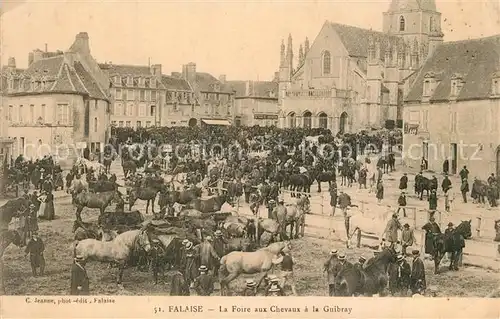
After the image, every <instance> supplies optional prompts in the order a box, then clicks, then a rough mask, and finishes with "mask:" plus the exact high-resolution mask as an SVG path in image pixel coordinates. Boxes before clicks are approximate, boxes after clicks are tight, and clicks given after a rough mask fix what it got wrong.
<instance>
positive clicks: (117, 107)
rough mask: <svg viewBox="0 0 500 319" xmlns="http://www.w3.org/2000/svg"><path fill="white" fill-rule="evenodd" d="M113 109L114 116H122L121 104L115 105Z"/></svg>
mask: <svg viewBox="0 0 500 319" xmlns="http://www.w3.org/2000/svg"><path fill="white" fill-rule="evenodd" d="M114 109H115V112H114V114H116V115H123V107H122V104H121V103H115V107H114Z"/></svg>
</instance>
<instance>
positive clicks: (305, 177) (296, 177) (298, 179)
mask: <svg viewBox="0 0 500 319" xmlns="http://www.w3.org/2000/svg"><path fill="white" fill-rule="evenodd" d="M313 181H314V180H313V178H312V177H311V173H308V172H305V173H300V174H292V175H290V177H289V178H288V183H289V186H290V192H291V194H290V195H291V196H292V197H295V196H296V194H295V192H304V193H311V185H312V183H313ZM309 196H311V195H309Z"/></svg>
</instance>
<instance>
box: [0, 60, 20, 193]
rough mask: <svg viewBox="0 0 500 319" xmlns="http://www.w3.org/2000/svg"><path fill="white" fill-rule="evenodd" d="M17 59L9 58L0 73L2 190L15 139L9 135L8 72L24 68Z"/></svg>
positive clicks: (0, 173)
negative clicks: (7, 63)
mask: <svg viewBox="0 0 500 319" xmlns="http://www.w3.org/2000/svg"><path fill="white" fill-rule="evenodd" d="M15 63H16V61H15V60H14V59H13V58H11V59H9V65H8V66H6V67H4V68H2V74H1V75H0V192H2V191H3V190H4V185H5V182H6V180H5V179H4V168H5V166H7V165H8V164H9V163H10V161H11V159H12V158H11V148H12V143H13V142H14V140H13V139H12V138H10V137H9V124H10V123H9V120H8V109H7V108H8V106H7V97H6V96H5V95H6V93H7V88H8V83H7V78H8V76H7V74H9V73H14V74H16V73H20V72H22V71H23V70H21V69H17V68H16V65H15Z"/></svg>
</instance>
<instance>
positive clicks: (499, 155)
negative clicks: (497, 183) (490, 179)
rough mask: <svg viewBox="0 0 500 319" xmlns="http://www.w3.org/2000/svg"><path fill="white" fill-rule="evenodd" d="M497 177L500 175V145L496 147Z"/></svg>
mask: <svg viewBox="0 0 500 319" xmlns="http://www.w3.org/2000/svg"><path fill="white" fill-rule="evenodd" d="M496 162H497V178H498V176H500V146H499V147H497V161H496Z"/></svg>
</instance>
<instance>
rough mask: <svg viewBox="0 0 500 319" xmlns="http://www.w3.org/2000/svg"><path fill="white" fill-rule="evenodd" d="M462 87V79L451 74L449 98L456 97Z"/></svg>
mask: <svg viewBox="0 0 500 319" xmlns="http://www.w3.org/2000/svg"><path fill="white" fill-rule="evenodd" d="M463 85H464V81H463V77H462V76H461V75H460V74H456V73H455V74H453V75H452V77H451V92H450V95H451V96H454V97H455V96H458V94H459V93H460V90H461V89H462V87H463Z"/></svg>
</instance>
